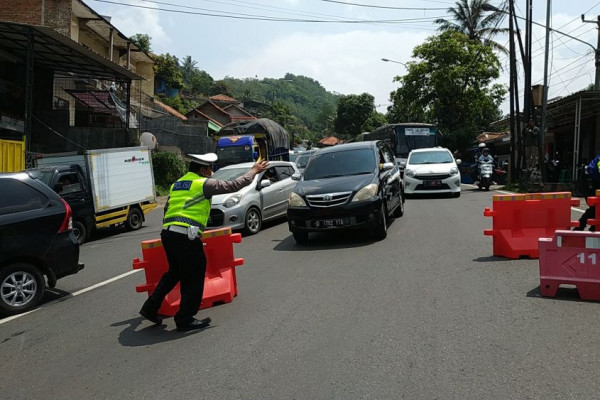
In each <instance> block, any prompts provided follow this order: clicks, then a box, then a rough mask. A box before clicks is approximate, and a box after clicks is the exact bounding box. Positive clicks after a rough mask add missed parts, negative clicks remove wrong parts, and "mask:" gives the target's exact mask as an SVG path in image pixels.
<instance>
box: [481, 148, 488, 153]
mask: <svg viewBox="0 0 600 400" xmlns="http://www.w3.org/2000/svg"><path fill="white" fill-rule="evenodd" d="M481 152H482V153H485V152H488V153H489V152H490V149H488V148H487V147H486V148H485V149H483V150H481Z"/></svg>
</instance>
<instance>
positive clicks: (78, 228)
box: [73, 221, 88, 245]
mask: <svg viewBox="0 0 600 400" xmlns="http://www.w3.org/2000/svg"><path fill="white" fill-rule="evenodd" d="M73 235H75V239H77V242H78V243H79V244H80V245H81V244H84V243H85V241H86V240H87V238H88V231H87V229H85V225H84V224H83V222H81V221H73Z"/></svg>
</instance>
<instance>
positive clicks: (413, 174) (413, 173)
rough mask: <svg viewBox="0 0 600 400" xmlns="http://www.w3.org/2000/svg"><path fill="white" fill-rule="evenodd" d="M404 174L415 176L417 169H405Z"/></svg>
mask: <svg viewBox="0 0 600 400" xmlns="http://www.w3.org/2000/svg"><path fill="white" fill-rule="evenodd" d="M404 175H406V176H410V177H413V176H415V170H414V169H410V168H408V169H405V170H404Z"/></svg>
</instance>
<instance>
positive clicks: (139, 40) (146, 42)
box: [129, 33, 152, 54]
mask: <svg viewBox="0 0 600 400" xmlns="http://www.w3.org/2000/svg"><path fill="white" fill-rule="evenodd" d="M129 40H131V42H132V43H133V44H135V45H136V46H137V47H139V48H140V49H142V50H143V51H144V52H146V53H148V54H149V53H150V52H151V51H152V49H151V48H150V41H151V40H152V38H151V37H150V36H149V35H147V34H145V33H136V34H135V35H133V36H132V37H130V38H129Z"/></svg>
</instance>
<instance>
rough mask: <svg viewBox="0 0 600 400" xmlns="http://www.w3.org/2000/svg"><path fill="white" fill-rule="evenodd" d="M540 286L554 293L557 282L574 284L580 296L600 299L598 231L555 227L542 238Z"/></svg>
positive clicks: (551, 295) (550, 294)
mask: <svg viewBox="0 0 600 400" xmlns="http://www.w3.org/2000/svg"><path fill="white" fill-rule="evenodd" d="M539 247H540V261H539V263H540V289H541V293H542V296H547V297H555V296H556V292H557V290H558V288H559V286H560V285H563V284H568V285H575V286H577V291H578V292H579V297H580V298H581V299H583V300H596V301H600V233H596V232H581V231H579V232H576V231H561V230H559V231H556V232H555V233H554V237H552V238H541V239H540V240H539Z"/></svg>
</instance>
